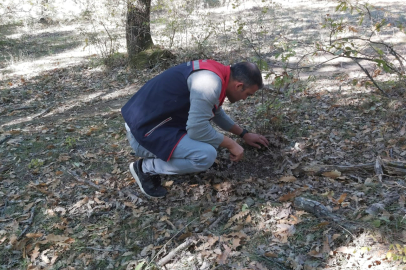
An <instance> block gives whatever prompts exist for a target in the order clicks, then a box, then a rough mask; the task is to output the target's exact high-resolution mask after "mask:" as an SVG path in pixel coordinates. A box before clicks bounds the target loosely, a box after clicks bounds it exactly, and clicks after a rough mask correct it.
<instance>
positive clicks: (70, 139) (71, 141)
mask: <svg viewBox="0 0 406 270" xmlns="http://www.w3.org/2000/svg"><path fill="white" fill-rule="evenodd" d="M65 145H66V147H67V148H69V149H72V148H74V147H75V146H76V139H75V138H73V137H67V138H66V139H65Z"/></svg>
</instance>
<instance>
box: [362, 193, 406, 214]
mask: <svg viewBox="0 0 406 270" xmlns="http://www.w3.org/2000/svg"><path fill="white" fill-rule="evenodd" d="M399 198H400V195H399V194H398V193H397V192H396V191H395V192H392V193H391V194H388V195H386V196H385V199H384V200H383V201H382V202H379V203H374V204H372V205H371V206H370V207H369V208H368V209H367V210H365V212H366V213H368V214H370V215H372V216H377V215H378V214H380V213H381V212H382V211H383V210H385V207H388V206H389V205H391V204H392V203H394V202H397V201H399Z"/></svg>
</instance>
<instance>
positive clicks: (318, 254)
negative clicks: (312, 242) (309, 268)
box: [307, 250, 323, 258]
mask: <svg viewBox="0 0 406 270" xmlns="http://www.w3.org/2000/svg"><path fill="white" fill-rule="evenodd" d="M307 254H308V255H310V256H312V257H315V258H323V253H322V252H319V251H316V250H311V251H310V252H309V253H307Z"/></svg>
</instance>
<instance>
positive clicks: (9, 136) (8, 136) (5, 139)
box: [0, 135, 11, 144]
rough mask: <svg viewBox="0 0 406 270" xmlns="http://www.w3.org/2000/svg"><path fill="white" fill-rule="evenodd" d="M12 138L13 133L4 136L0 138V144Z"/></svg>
mask: <svg viewBox="0 0 406 270" xmlns="http://www.w3.org/2000/svg"><path fill="white" fill-rule="evenodd" d="M10 138H11V135H7V136H6V137H4V138H3V139H1V140H0V144H2V143H4V142H6V141H7V140H8V139H10Z"/></svg>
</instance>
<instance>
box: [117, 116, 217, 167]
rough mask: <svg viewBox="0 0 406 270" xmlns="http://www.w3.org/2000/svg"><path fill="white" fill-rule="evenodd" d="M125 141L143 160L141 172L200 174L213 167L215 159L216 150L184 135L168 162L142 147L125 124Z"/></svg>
mask: <svg viewBox="0 0 406 270" xmlns="http://www.w3.org/2000/svg"><path fill="white" fill-rule="evenodd" d="M125 127H126V130H127V139H128V141H129V142H130V145H131V147H132V149H133V150H134V152H135V156H137V157H142V158H144V160H143V162H142V170H143V171H144V172H145V173H151V174H186V173H195V172H202V171H205V170H207V169H208V168H210V167H211V165H213V163H214V161H215V160H216V157H217V151H216V149H215V148H214V147H213V146H212V145H210V144H208V143H203V142H199V141H195V140H192V139H190V138H189V136H188V135H187V134H186V135H185V136H184V137H183V138H182V140H181V141H180V142H179V143H178V146H177V147H176V148H175V151H173V153H172V157H171V159H170V160H169V161H167V162H166V161H163V160H161V159H159V158H157V157H156V156H155V155H154V154H152V153H151V152H149V151H148V150H147V149H145V148H144V147H142V146H141V145H140V144H139V143H138V142H137V141H136V139H135V138H134V136H133V135H132V133H131V131H130V128H129V127H128V125H127V124H125Z"/></svg>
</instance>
